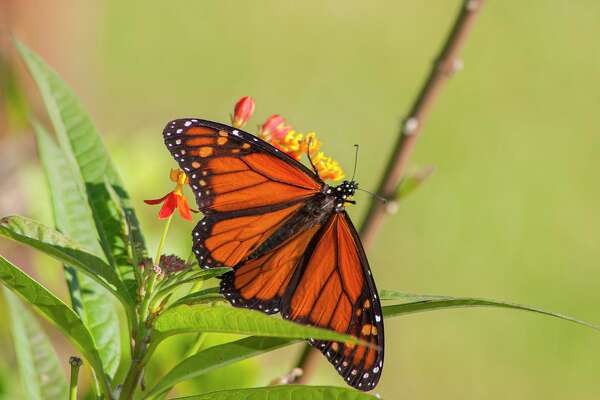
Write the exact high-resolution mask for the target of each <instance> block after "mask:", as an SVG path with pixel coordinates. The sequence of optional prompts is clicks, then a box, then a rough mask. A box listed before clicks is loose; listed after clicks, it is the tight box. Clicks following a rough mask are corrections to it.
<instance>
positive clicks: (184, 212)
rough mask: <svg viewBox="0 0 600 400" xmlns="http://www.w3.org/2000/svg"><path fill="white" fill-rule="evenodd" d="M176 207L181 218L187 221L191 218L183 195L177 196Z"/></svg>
mask: <svg viewBox="0 0 600 400" xmlns="http://www.w3.org/2000/svg"><path fill="white" fill-rule="evenodd" d="M177 209H178V210H179V215H181V218H183V219H186V220H188V221H191V220H192V214H190V206H189V204H188V202H187V200H186V199H185V197H183V196H177Z"/></svg>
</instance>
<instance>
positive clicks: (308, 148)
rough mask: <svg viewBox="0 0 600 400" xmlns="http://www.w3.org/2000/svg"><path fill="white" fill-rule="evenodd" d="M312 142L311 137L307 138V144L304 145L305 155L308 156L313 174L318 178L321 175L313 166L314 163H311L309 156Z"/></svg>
mask: <svg viewBox="0 0 600 400" xmlns="http://www.w3.org/2000/svg"><path fill="white" fill-rule="evenodd" d="M311 143H312V137H310V138H308V146H306V156H307V157H308V162H309V163H310V166H311V167H312V169H313V171H314V173H315V175H317V176H318V177H319V178H321V176H320V175H319V170H318V169H317V167H316V166H315V164H313V161H312V158H310V145H311Z"/></svg>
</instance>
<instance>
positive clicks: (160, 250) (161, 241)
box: [154, 214, 173, 265]
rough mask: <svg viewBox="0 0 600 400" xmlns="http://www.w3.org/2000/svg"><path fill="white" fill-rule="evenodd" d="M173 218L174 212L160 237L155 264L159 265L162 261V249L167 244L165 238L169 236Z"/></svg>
mask: <svg viewBox="0 0 600 400" xmlns="http://www.w3.org/2000/svg"><path fill="white" fill-rule="evenodd" d="M172 219H173V214H171V215H170V216H169V218H168V219H167V223H166V224H165V229H163V233H162V236H161V237H160V242H158V248H157V249H156V258H155V259H154V265H158V264H159V263H160V255H161V254H162V249H163V247H164V245H165V239H166V238H167V233H169V227H170V226H171V220H172Z"/></svg>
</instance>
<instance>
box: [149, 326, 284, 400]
mask: <svg viewBox="0 0 600 400" xmlns="http://www.w3.org/2000/svg"><path fill="white" fill-rule="evenodd" d="M292 343H294V341H293V340H289V339H281V338H265V337H254V336H253V337H248V338H244V339H240V340H237V341H235V342H230V343H225V344H222V345H219V346H214V347H209V348H208V349H206V350H202V351H200V352H199V353H197V354H195V355H193V356H191V357H188V358H186V359H185V360H183V361H181V362H180V363H179V364H177V365H176V366H175V367H173V369H172V370H171V371H169V373H168V374H167V375H165V377H163V378H162V379H161V380H160V382H159V383H158V384H157V385H156V386H154V387H153V388H152V389H151V390H149V391H148V392H147V393H146V394H145V396H144V397H143V398H144V399H150V398H152V397H154V396H156V395H159V394H161V393H162V392H165V391H168V390H170V389H171V388H172V387H173V386H175V385H176V384H178V383H180V382H183V381H186V380H190V379H194V378H196V377H198V376H200V375H202V374H205V373H207V372H209V371H212V370H215V369H217V368H221V367H224V366H226V365H229V364H232V363H235V362H237V361H241V360H245V359H247V358H250V357H254V356H257V355H259V354H262V353H266V352H268V351H271V350H275V349H278V348H281V347H283V346H287V345H290V344H292Z"/></svg>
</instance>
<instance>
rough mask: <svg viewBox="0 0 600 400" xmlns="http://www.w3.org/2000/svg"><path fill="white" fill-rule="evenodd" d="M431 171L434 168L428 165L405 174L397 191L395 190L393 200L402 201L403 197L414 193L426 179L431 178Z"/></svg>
mask: <svg viewBox="0 0 600 400" xmlns="http://www.w3.org/2000/svg"><path fill="white" fill-rule="evenodd" d="M433 171H434V167H433V166H431V165H429V166H427V167H424V168H422V169H420V170H419V171H417V172H414V173H411V174H407V175H406V176H404V177H403V178H402V181H401V182H400V184H399V185H398V189H397V190H396V195H395V197H394V198H395V199H396V200H399V199H403V198H404V197H406V196H408V195H409V194H411V193H412V192H414V191H415V190H416V189H418V188H419V187H420V186H421V184H423V182H425V180H426V179H427V178H429V177H430V176H431V174H432V173H433Z"/></svg>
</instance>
